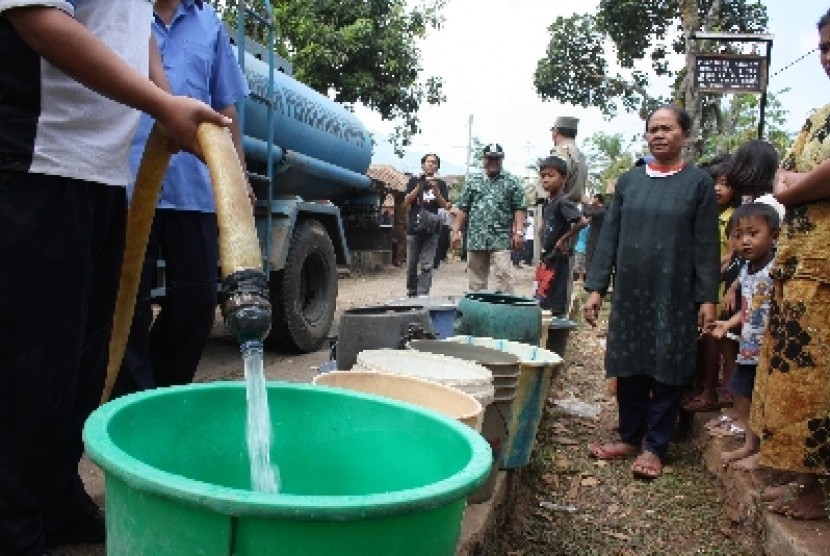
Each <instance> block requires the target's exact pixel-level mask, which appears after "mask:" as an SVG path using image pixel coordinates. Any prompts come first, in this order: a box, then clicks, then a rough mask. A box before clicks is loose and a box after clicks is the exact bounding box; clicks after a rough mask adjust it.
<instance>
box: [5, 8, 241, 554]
mask: <svg viewBox="0 0 830 556" xmlns="http://www.w3.org/2000/svg"><path fill="white" fill-rule="evenodd" d="M151 10H152V7H151V4H150V3H149V2H147V1H146V0H119V1H118V2H112V1H110V2H101V1H96V0H0V46H2V52H3V56H2V57H0V230H2V233H0V554H3V555H8V554H13V555H22V556H42V555H44V554H50V552H49V548H48V547H55V546H59V545H63V544H73V543H97V542H102V541H103V540H104V535H105V529H104V520H103V515H102V514H101V512H100V511H99V510H98V507H97V506H96V505H95V503H94V502H93V501H92V499H90V497H89V496H88V494H87V493H86V491H85V490H84V485H83V482H82V481H81V478H80V475H79V474H78V463H79V461H80V459H81V453H82V452H83V444H82V442H81V429H82V427H83V423H84V421H85V420H86V418H87V417H88V416H89V414H90V413H91V412H92V410H93V409H94V408H95V407H97V405H98V403H99V402H100V400H101V393H102V392H103V389H104V376H105V374H106V368H107V348H108V344H109V339H110V332H111V329H112V315H113V310H114V308H115V298H116V292H117V290H118V276H119V274H120V272H121V260H122V258H123V252H124V236H125V231H126V216H127V213H126V207H127V196H126V194H125V192H124V189H125V187H126V185H127V183H128V181H129V178H130V176H129V160H128V159H129V156H128V154H129V149H130V141H131V139H132V136H133V135H134V133H135V129H136V126H137V124H138V118H139V112H138V110H146V111H147V112H149V113H151V114H153V115H154V116H155V117H157V118H159V120H160V121H162V122H163V123H164V125H165V127H166V129H167V130H169V131H170V133H171V134H172V135H173V137H174V138H175V140H176V141H177V142H178V143H179V144H180V145H183V146H185V147H186V148H187V149H188V150H191V151H196V152H199V148H198V141H197V139H196V128H197V125H198V124H199V123H200V122H203V121H209V122H212V123H214V124H219V125H227V120H226V118H224V117H223V116H221V115H220V114H218V113H216V112H214V111H213V110H211V109H210V108H209V107H208V106H205V105H204V104H202V103H201V102H198V101H196V100H193V99H188V98H183V97H174V96H172V95H170V94H168V93H166V92H165V91H164V90H162V89H161V88H159V87H158V86H157V85H154V84H153V83H151V81H150V80H149V79H148V75H149V76H152V77H153V78H154V81H155V82H156V84H158V83H159V81H158V80H157V78H158V76H159V75H163V73H164V70H163V68H162V67H161V61H160V60H159V56H158V50H157V49H156V45H155V41H153V40H152V35H151V33H150V25H149V23H150V13H151ZM128 106H130V107H132V108H128ZM136 109H137V110H136Z"/></svg>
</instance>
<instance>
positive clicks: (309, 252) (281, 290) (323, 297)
mask: <svg viewBox="0 0 830 556" xmlns="http://www.w3.org/2000/svg"><path fill="white" fill-rule="evenodd" d="M269 287H270V292H271V333H270V334H269V336H268V338H266V340H265V341H266V344H268V346H269V347H272V348H275V349H277V350H279V351H287V352H293V353H308V352H311V351H315V350H317V349H318V348H319V347H320V346H321V345H322V343H323V341H324V340H325V339H326V337H327V336H328V333H329V330H330V329H331V323H332V320H333V319H334V309H335V304H336V302H337V262H336V259H335V254H334V246H333V245H332V243H331V239H330V238H329V236H328V234H327V233H326V229H325V228H324V227H323V225H322V224H320V223H319V222H317V221H315V220H307V221H305V222H302V223H299V225H298V226H297V228H296V229H295V230H294V235H293V237H292V239H291V245H290V247H289V248H288V257H287V258H286V260H285V267H284V268H283V269H282V270H280V271H277V272H272V273H271V279H270V285H269Z"/></svg>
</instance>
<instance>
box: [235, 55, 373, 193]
mask: <svg viewBox="0 0 830 556" xmlns="http://www.w3.org/2000/svg"><path fill="white" fill-rule="evenodd" d="M244 70H245V76H246V78H247V79H248V84H249V86H250V88H251V93H252V94H251V96H250V97H249V98H247V99H246V100H245V101H244V103H245V120H244V128H243V133H244V135H245V137H244V146H245V153H246V157H247V160H248V164H249V166H254V167H253V168H250V169H251V170H254V171H256V170H262V168H264V166H265V163H266V158H267V148H266V145H267V143H266V141H267V137H268V116H267V115H268V110H267V105H266V99H267V98H268V74H269V71H268V64H267V63H265V62H263V61H262V60H260V59H259V58H258V57H256V56H254V55H252V54H251V53H250V52H246V53H245V66H244ZM273 81H274V86H273V94H272V95H271V103H272V107H273V112H272V114H273V115H272V124H271V127H272V132H273V144H274V149H273V151H272V153H273V154H272V157H273V159H274V167H275V170H276V172H277V173H278V175H277V176H276V179H275V180H274V186H275V188H274V190H275V194H276V195H280V196H283V195H297V196H300V197H302V198H304V199H306V200H324V199H325V200H329V201H332V202H334V203H335V204H337V203H338V202H341V201H345V200H347V199H352V200H355V198H356V197H360V196H361V194H363V195H365V194H369V196H368V198H366V199H365V201H364V202H367V203H372V202H377V197H376V196H373V195H371V193H374V190H373V188H372V184H371V180H370V179H369V178H368V177H367V176H366V175H365V174H364V173H365V172H366V170H367V169H368V168H369V163H370V162H371V158H372V139H371V137H370V135H369V132H368V131H367V130H366V128H365V127H364V126H363V124H361V123H360V121H359V120H358V119H357V117H355V115H354V114H353V113H352V112H350V111H349V110H347V109H346V108H345V107H343V106H341V105H339V104H337V103H336V102H334V101H332V100H331V99H329V98H328V97H326V96H324V95H321V94H320V93H318V92H317V91H315V90H313V89H311V88H310V87H308V86H306V85H304V84H302V83H300V82H298V81H296V80H295V79H293V78H292V77H290V76H289V75H286V74H285V73H283V72H280V71H275V72H274V80H273ZM258 166H259V168H258Z"/></svg>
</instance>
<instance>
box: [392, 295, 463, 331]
mask: <svg viewBox="0 0 830 556" xmlns="http://www.w3.org/2000/svg"><path fill="white" fill-rule="evenodd" d="M386 305H387V306H391V307H397V306H406V305H410V306H411V305H415V306H419V307H423V308H424V309H426V310H427V311H428V312H429V318H430V320H432V328H433V330H434V332H435V336H436V337H437V338H439V339H443V338H447V337H449V336H452V335H453V333H454V327H455V313H456V308H457V307H458V298H457V297H454V296H451V295H447V296H443V297H407V298H404V299H396V300H395V301H390V302H389V303H387V304H386Z"/></svg>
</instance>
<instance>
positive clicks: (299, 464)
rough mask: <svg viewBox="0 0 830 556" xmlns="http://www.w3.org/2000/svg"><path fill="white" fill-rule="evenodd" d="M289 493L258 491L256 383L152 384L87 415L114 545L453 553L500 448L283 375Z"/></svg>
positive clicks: (285, 489)
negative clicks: (251, 441) (254, 471)
mask: <svg viewBox="0 0 830 556" xmlns="http://www.w3.org/2000/svg"><path fill="white" fill-rule="evenodd" d="M268 401H269V406H270V410H271V420H272V426H273V430H274V442H273V448H272V453H271V459H272V461H273V462H275V463H276V464H278V465H279V468H280V475H281V480H282V487H281V492H280V493H278V494H267V493H261V492H253V491H251V490H250V475H249V461H248V456H247V448H246V443H245V432H244V431H245V412H246V401H245V385H244V384H243V383H211V384H194V385H188V386H181V387H173V388H163V389H157V390H150V391H146V392H141V393H138V394H134V395H131V396H126V397H123V398H119V399H117V400H115V401H112V402H110V403H108V404H106V405H104V406H102V407H100V408H98V409H97V410H96V411H95V412H94V413H93V414H92V416H91V417H90V418H89V420H88V421H87V423H86V426H85V428H84V441H85V444H86V449H87V453H88V454H89V457H90V458H91V459H92V460H93V461H95V462H96V463H97V464H98V465H99V466H100V467H101V468H102V469H103V470H104V474H105V492H106V512H107V547H108V554H110V555H121V554H124V555H127V554H154V555H176V556H180V555H184V554H188V555H190V554H194V555H195V554H200V555H208V556H210V555H231V554H233V555H234V556H253V555H257V556H269V555H276V554H291V555H312V554H314V555H319V554H343V555H369V554H403V555H410V554H411V555H416V554H418V555H420V554H436V555H438V554H441V555H452V554H454V552H455V546H456V542H457V539H458V534H459V530H460V525H461V518H462V514H463V510H464V500H465V496H466V495H467V494H468V493H469V492H471V491H472V490H474V489H475V488H476V487H477V486H478V485H479V484H480V483H481V482H482V481H483V480H484V479H485V477H486V475H487V473H488V471H489V467H490V464H491V461H492V460H491V458H492V455H491V451H490V448H489V446H488V445H487V443H486V442H485V441H484V440H483V439H482V438H481V436H480V435H479V434H477V433H476V432H475V431H473V430H472V429H470V428H469V427H466V426H464V425H462V424H461V423H459V422H457V421H455V420H452V419H449V418H447V417H444V416H442V415H440V414H438V413H436V412H433V411H430V410H427V409H423V408H420V407H418V406H415V405H412V404H408V403H404V402H399V401H396V400H392V399H389V398H383V397H379V396H374V395H370V394H363V393H359V392H350V391H346V390H338V389H331V388H320V387H318V386H314V385H298V384H281V383H271V384H269V385H268Z"/></svg>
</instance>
